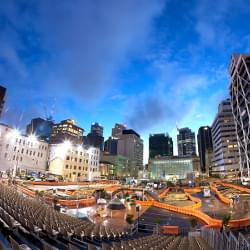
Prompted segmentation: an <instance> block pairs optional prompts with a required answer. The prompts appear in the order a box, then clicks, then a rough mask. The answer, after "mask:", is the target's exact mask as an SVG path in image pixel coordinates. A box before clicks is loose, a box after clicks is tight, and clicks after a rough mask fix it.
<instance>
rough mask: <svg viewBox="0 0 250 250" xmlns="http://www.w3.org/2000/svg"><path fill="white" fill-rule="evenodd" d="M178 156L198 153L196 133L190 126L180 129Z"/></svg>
mask: <svg viewBox="0 0 250 250" xmlns="http://www.w3.org/2000/svg"><path fill="white" fill-rule="evenodd" d="M178 132H179V134H178V135H177V145H178V156H191V155H196V144H195V133H194V132H192V130H191V129H189V128H181V129H178Z"/></svg>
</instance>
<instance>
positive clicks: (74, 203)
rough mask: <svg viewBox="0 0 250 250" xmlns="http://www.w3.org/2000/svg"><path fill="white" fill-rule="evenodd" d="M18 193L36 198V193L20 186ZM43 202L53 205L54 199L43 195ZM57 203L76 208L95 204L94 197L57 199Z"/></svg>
mask: <svg viewBox="0 0 250 250" xmlns="http://www.w3.org/2000/svg"><path fill="white" fill-rule="evenodd" d="M17 189H18V191H20V192H22V193H23V194H25V195H28V196H30V197H32V198H35V197H36V193H35V192H34V191H32V190H30V189H28V188H24V187H22V186H17ZM43 198H44V200H45V201H46V202H47V203H53V199H54V197H52V196H47V195H44V197H43ZM57 202H58V203H59V204H60V205H62V206H66V207H78V206H90V205H93V204H95V203H96V200H95V197H90V198H87V199H77V200H68V199H57Z"/></svg>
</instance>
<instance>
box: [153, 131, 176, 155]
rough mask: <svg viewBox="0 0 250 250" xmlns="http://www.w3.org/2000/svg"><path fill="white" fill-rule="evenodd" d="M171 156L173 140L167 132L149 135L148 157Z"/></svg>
mask: <svg viewBox="0 0 250 250" xmlns="http://www.w3.org/2000/svg"><path fill="white" fill-rule="evenodd" d="M156 156H173V140H172V138H171V137H170V136H169V135H168V134H151V135H149V158H150V159H151V158H154V157H156Z"/></svg>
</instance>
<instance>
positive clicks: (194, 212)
mask: <svg viewBox="0 0 250 250" xmlns="http://www.w3.org/2000/svg"><path fill="white" fill-rule="evenodd" d="M136 203H137V204H140V205H141V206H155V207H158V208H162V209H166V210H169V211H173V212H176V213H180V214H185V215H189V216H193V217H196V218H198V219H200V220H202V221H203V222H205V223H206V224H208V225H214V226H220V227H221V226H222V222H221V220H217V219H213V218H211V217H210V216H208V215H207V214H205V213H203V212H201V211H197V210H195V209H193V208H185V207H176V206H173V205H169V204H165V203H161V202H157V201H136Z"/></svg>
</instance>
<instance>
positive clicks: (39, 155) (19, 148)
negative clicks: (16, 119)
mask: <svg viewBox="0 0 250 250" xmlns="http://www.w3.org/2000/svg"><path fill="white" fill-rule="evenodd" d="M47 161H48V143H47V142H44V141H40V140H38V139H37V138H36V137H35V136H32V135H30V136H26V135H21V134H20V132H19V131H18V130H16V129H13V128H11V127H9V126H7V125H4V124H0V171H8V172H10V173H13V174H14V175H16V174H21V173H30V172H36V173H38V172H45V171H46V169H47Z"/></svg>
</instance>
